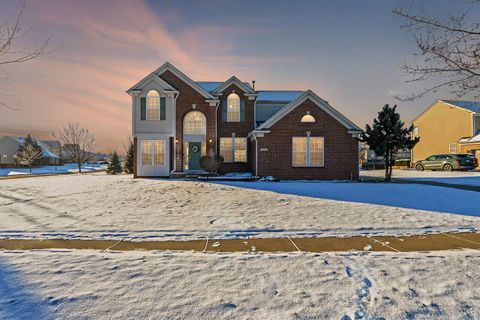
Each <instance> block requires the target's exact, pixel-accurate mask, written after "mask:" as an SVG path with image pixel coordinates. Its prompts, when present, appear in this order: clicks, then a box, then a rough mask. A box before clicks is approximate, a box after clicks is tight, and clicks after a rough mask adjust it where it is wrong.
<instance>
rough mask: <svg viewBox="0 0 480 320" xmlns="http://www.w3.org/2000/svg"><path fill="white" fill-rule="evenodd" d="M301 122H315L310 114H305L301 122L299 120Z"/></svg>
mask: <svg viewBox="0 0 480 320" xmlns="http://www.w3.org/2000/svg"><path fill="white" fill-rule="evenodd" d="M300 121H301V122H315V118H314V117H313V116H312V115H311V114H310V113H307V114H306V115H304V116H303V117H302V120H300Z"/></svg>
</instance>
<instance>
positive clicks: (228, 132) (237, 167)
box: [217, 84, 255, 173]
mask: <svg viewBox="0 0 480 320" xmlns="http://www.w3.org/2000/svg"><path fill="white" fill-rule="evenodd" d="M234 91H235V93H236V94H238V96H239V97H240V100H243V101H245V121H244V122H223V121H222V108H221V102H220V106H219V108H218V110H217V116H218V138H219V139H220V138H221V137H232V133H235V136H236V137H242V138H246V137H247V136H248V134H249V133H250V132H251V131H252V130H253V122H254V121H253V118H254V117H253V114H254V106H255V100H249V99H248V97H247V96H245V95H244V91H243V90H242V89H240V88H239V87H238V86H236V85H235V84H232V85H230V86H229V87H228V88H226V89H225V90H224V91H223V95H221V96H219V97H218V99H219V100H220V101H222V100H227V97H228V95H229V94H231V93H232V92H234ZM249 150H250V147H249V142H248V141H247V161H248V162H247V163H244V162H243V163H242V162H235V163H224V164H223V166H222V170H221V172H222V173H226V172H246V171H251V170H252V169H251V162H250V161H249ZM219 153H220V150H219Z"/></svg>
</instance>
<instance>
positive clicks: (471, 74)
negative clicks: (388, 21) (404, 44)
mask: <svg viewBox="0 0 480 320" xmlns="http://www.w3.org/2000/svg"><path fill="white" fill-rule="evenodd" d="M472 3H473V4H474V5H479V6H480V0H473V1H472ZM473 11H474V12H475V11H478V9H477V10H473ZM393 14H394V15H395V16H397V17H400V18H402V19H403V20H404V25H403V28H404V29H405V30H407V32H409V33H411V34H412V35H413V37H414V39H415V43H416V46H417V48H418V50H419V53H417V54H416V55H417V56H420V57H421V59H420V61H418V60H417V61H416V62H414V63H413V64H407V63H405V64H403V65H401V66H400V68H401V70H402V71H403V72H404V73H405V74H407V75H408V76H409V80H407V82H415V81H423V80H427V79H431V80H434V81H436V83H434V84H433V85H431V86H430V87H428V88H427V89H425V90H423V91H421V92H419V93H417V94H414V95H411V96H409V97H404V98H399V99H400V100H413V99H415V98H419V97H422V96H424V95H425V94H427V93H430V92H436V91H437V90H438V89H439V88H442V87H447V88H449V90H450V92H451V93H452V94H455V95H456V96H457V97H461V96H464V95H465V94H468V93H473V95H474V96H475V98H479V97H480V91H479V88H480V21H479V20H478V17H475V16H473V15H472V16H470V15H469V14H468V13H464V14H462V15H459V16H453V15H450V16H449V18H448V19H445V20H441V19H439V18H435V17H430V16H428V15H426V14H425V13H424V12H423V11H422V12H420V13H418V14H415V13H414V12H413V11H412V10H411V9H410V10H404V9H395V10H393Z"/></svg>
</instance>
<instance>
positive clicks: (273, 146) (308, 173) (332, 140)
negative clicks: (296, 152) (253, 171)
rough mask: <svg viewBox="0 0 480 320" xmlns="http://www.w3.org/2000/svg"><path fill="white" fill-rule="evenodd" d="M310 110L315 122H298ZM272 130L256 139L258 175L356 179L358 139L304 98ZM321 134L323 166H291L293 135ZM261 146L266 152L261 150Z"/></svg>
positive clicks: (313, 135) (287, 177)
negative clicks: (323, 154) (322, 140)
mask: <svg viewBox="0 0 480 320" xmlns="http://www.w3.org/2000/svg"><path fill="white" fill-rule="evenodd" d="M307 111H310V114H311V115H312V116H313V117H315V119H316V122H315V123H301V122H300V119H301V118H302V117H303V116H304V115H305V114H306V113H307ZM270 130H271V133H268V134H265V136H264V137H263V138H258V142H259V145H258V170H259V172H258V174H259V175H260V176H268V175H270V176H274V177H277V178H279V179H340V180H350V179H354V180H357V179H358V174H359V172H358V141H357V139H356V138H353V137H352V136H351V135H350V134H348V133H347V129H346V128H345V127H344V126H343V125H342V124H340V123H339V122H338V121H337V120H335V119H334V118H333V117H331V116H330V115H329V114H327V113H326V112H325V111H323V110H322V109H321V108H319V107H318V106H316V105H315V104H314V103H313V102H312V101H310V100H306V101H305V102H304V103H302V104H301V105H300V106H298V107H297V108H295V110H293V111H292V112H290V113H289V114H288V115H286V116H285V117H283V118H282V119H281V120H279V121H278V122H277V123H275V124H274V125H273V126H272V127H271V128H270ZM307 131H310V132H311V136H312V137H315V136H319V137H324V139H325V140H324V141H325V149H324V150H325V166H324V167H312V168H297V167H293V166H292V137H294V136H301V137H304V136H306V132H307ZM262 148H266V149H268V151H261V149H262Z"/></svg>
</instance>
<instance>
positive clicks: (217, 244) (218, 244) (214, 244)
mask: <svg viewBox="0 0 480 320" xmlns="http://www.w3.org/2000/svg"><path fill="white" fill-rule="evenodd" d="M212 247H214V248H217V247H220V242H218V241H217V242H214V243H213V244H212Z"/></svg>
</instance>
